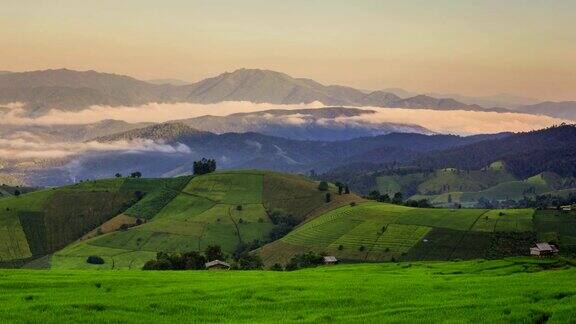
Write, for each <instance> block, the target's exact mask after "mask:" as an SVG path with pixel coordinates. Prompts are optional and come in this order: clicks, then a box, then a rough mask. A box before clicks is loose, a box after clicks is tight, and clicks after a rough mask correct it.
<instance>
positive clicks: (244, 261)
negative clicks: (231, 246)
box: [235, 253, 264, 270]
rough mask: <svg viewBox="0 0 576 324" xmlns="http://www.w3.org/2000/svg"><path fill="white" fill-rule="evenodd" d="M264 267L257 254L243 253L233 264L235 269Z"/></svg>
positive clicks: (258, 268)
mask: <svg viewBox="0 0 576 324" xmlns="http://www.w3.org/2000/svg"><path fill="white" fill-rule="evenodd" d="M262 268H264V263H263V262H262V259H261V258H260V256H259V255H256V254H250V253H245V254H244V255H242V256H241V257H240V258H239V259H238V261H237V263H236V266H235V269H237V270H261V269H262Z"/></svg>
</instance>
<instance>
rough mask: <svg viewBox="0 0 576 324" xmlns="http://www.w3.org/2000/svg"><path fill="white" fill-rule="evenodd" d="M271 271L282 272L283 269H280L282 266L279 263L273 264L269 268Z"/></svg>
mask: <svg viewBox="0 0 576 324" xmlns="http://www.w3.org/2000/svg"><path fill="white" fill-rule="evenodd" d="M270 270H271V271H284V268H283V267H282V265H281V264H280V263H274V265H272V266H271V267H270Z"/></svg>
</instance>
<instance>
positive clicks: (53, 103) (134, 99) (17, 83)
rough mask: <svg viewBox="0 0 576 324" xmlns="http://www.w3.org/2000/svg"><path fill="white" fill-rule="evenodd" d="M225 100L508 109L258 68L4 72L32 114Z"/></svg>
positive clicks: (0, 86)
mask: <svg viewBox="0 0 576 324" xmlns="http://www.w3.org/2000/svg"><path fill="white" fill-rule="evenodd" d="M158 83H160V84H158ZM223 101H249V102H254V103H269V104H309V103H313V102H321V103H322V104H324V105H327V106H374V107H400V108H428V109H440V110H452V109H465V110H497V111H503V109H494V108H483V107H481V106H478V105H468V104H464V103H461V102H458V101H456V100H454V99H449V98H441V99H438V98H433V97H430V96H425V95H418V96H413V97H410V98H401V97H399V96H397V95H395V94H393V93H389V92H384V91H373V92H366V91H361V90H357V89H354V88H351V87H345V86H337V85H330V86H325V85H322V84H320V83H318V82H316V81H313V80H310V79H303V78H293V77H291V76H289V75H287V74H284V73H280V72H274V71H268V70H259V69H240V70H236V71H234V72H230V73H229V72H227V73H223V74H221V75H218V76H216V77H212V78H208V79H205V80H201V81H199V82H196V83H193V84H179V85H174V82H167V81H166V80H161V81H160V82H158V81H154V83H151V82H145V81H141V80H137V79H134V78H131V77H128V76H123V75H116V74H108V73H98V72H95V71H84V72H79V71H72V70H67V69H59V70H45V71H33V72H21V73H5V74H0V104H2V103H11V102H22V103H25V105H26V110H27V112H28V113H29V114H31V115H41V114H44V113H46V112H47V111H48V110H49V109H53V108H57V109H61V110H81V109H84V108H87V107H89V106H93V105H105V106H137V105H142V104H146V103H151V102H157V103H171V102H190V103H202V104H210V103H218V102H223Z"/></svg>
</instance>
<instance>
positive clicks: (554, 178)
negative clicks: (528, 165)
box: [411, 172, 573, 207]
mask: <svg viewBox="0 0 576 324" xmlns="http://www.w3.org/2000/svg"><path fill="white" fill-rule="evenodd" d="M502 179H503V180H506V179H507V178H506V177H502ZM565 186H573V183H572V179H571V178H562V177H559V176H558V175H556V174H554V173H551V172H544V173H541V174H537V175H535V176H533V177H530V178H528V179H526V180H512V181H503V182H500V183H498V184H496V185H494V186H492V187H489V188H486V189H483V190H478V191H448V192H444V193H441V194H430V195H425V194H417V195H414V196H412V197H411V199H416V200H417V199H428V200H429V201H430V202H431V203H432V204H434V205H436V206H448V205H450V204H451V203H460V204H462V205H463V206H466V207H473V206H475V205H476V203H477V202H478V201H479V200H481V199H486V200H489V201H494V200H496V201H504V200H520V199H522V198H523V197H526V196H534V195H542V194H554V195H558V196H562V195H567V194H569V193H570V192H571V189H563V188H565Z"/></svg>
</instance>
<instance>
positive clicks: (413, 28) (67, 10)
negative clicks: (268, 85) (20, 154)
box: [0, 0, 576, 100]
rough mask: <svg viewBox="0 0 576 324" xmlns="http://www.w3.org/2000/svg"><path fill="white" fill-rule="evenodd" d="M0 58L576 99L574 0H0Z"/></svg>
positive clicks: (17, 64)
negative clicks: (265, 73) (254, 72)
mask: <svg viewBox="0 0 576 324" xmlns="http://www.w3.org/2000/svg"><path fill="white" fill-rule="evenodd" d="M0 8H1V9H0V70H8V71H29V70H41V69H48V68H69V69H77V70H97V71H101V72H112V73H118V74H127V75H131V76H134V77H136V78H140V79H159V78H177V79H182V80H186V81H198V80H200V79H203V78H205V77H209V76H214V75H217V74H220V73H222V72H225V71H233V70H235V69H238V68H264V69H271V70H276V71H281V72H285V73H288V74H290V75H292V76H295V77H307V78H312V79H315V80H317V81H319V82H322V83H325V84H342V85H349V86H353V87H356V88H360V89H366V90H375V89H385V88H391V87H397V88H403V89H406V90H410V91H416V92H422V93H425V92H439V93H459V94H463V95H473V96H483V95H492V94H498V93H511V94H515V95H519V96H524V97H530V98H537V99H543V100H576V91H575V89H576V59H575V58H576V32H574V31H575V30H576V19H574V13H575V12H576V1H573V0H506V1H501V0H500V1H496V0H450V1H449V0H435V1H431V0H403V1H386V0H379V1H376V0H374V1H370V0H354V1H352V0H349V1H345V0H291V1H273V0H267V1H264V0H243V1H237V0H206V1H197V0H189V1H184V0H181V1H180V0H165V1H161V2H159V1H149V0H123V1H118V0H115V1H111V0H99V1H77V0H49V1H48V0H46V1H44V0H35V1H32V0H0Z"/></svg>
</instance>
